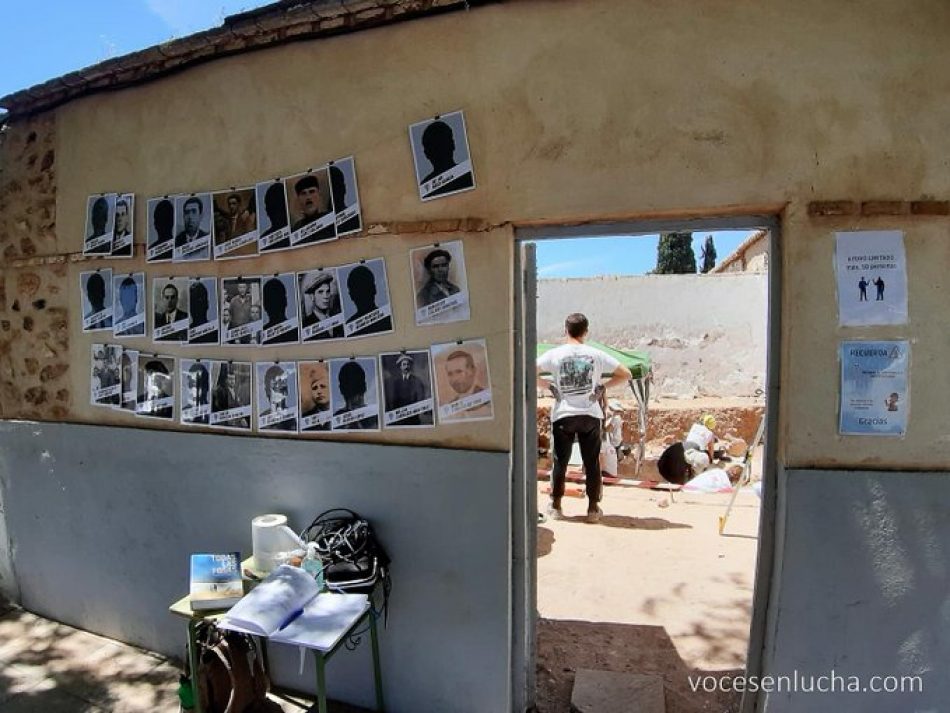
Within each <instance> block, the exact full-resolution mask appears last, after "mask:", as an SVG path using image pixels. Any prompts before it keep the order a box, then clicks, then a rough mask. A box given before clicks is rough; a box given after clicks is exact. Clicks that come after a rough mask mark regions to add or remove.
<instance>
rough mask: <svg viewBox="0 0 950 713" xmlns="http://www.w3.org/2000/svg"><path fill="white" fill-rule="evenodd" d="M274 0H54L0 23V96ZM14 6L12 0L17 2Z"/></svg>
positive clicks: (7, 12) (22, 8) (7, 15)
mask: <svg viewBox="0 0 950 713" xmlns="http://www.w3.org/2000/svg"><path fill="white" fill-rule="evenodd" d="M268 2H269V0H265V1H260V0H48V1H47V2H35V3H18V4H17V8H16V10H15V11H14V10H13V9H12V7H7V8H5V9H4V10H3V20H2V21H0V67H3V71H2V72H0V96H3V95H6V94H9V93H11V92H14V91H17V90H19V89H26V88H27V87H30V86H33V85H34V84H39V83H40V82H44V81H46V80H47V79H53V78H54V77H59V76H62V75H63V74H66V73H67V72H72V71H74V70H77V69H82V68H83V67H88V66H90V65H93V64H96V63H98V62H101V61H103V60H105V59H109V58H110V57H118V56H121V55H124V54H128V53H129V52H134V51H136V50H140V49H145V48H146V47H151V46H152V45H156V44H159V43H160V42H165V41H166V40H170V39H172V38H173V37H182V36H184V35H189V34H191V33H193V32H198V31H199V30H206V29H208V28H209V27H215V26H217V25H220V24H221V22H222V21H223V19H224V17H225V16H226V15H232V14H234V13H237V12H241V11H242V10H247V9H251V8H254V7H259V6H261V5H266V4H268ZM11 4H12V3H11Z"/></svg>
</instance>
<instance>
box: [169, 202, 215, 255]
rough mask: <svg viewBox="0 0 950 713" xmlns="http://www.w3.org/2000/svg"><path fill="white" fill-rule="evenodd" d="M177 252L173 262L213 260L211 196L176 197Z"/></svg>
mask: <svg viewBox="0 0 950 713" xmlns="http://www.w3.org/2000/svg"><path fill="white" fill-rule="evenodd" d="M175 221H176V223H175V224H176V225H177V226H178V232H177V233H175V251H174V254H173V256H172V261H173V262H194V261H196V260H210V259H211V194H210V193H190V194H185V195H180V196H175Z"/></svg>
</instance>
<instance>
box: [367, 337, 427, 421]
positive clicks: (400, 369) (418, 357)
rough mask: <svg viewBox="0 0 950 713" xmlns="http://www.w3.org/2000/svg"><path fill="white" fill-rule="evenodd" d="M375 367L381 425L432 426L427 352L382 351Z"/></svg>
mask: <svg viewBox="0 0 950 713" xmlns="http://www.w3.org/2000/svg"><path fill="white" fill-rule="evenodd" d="M379 370H380V373H381V374H382V376H383V427H384V428H431V427H432V426H434V425H435V401H434V399H433V398H432V371H431V369H430V368H429V352H428V351H426V350H419V351H403V352H384V353H383V354H380V355H379Z"/></svg>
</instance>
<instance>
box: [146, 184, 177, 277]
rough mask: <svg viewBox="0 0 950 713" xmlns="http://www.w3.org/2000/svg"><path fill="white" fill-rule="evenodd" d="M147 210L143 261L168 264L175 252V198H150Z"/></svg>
mask: <svg viewBox="0 0 950 713" xmlns="http://www.w3.org/2000/svg"><path fill="white" fill-rule="evenodd" d="M147 210H148V223H147V225H146V242H145V261H146V262H170V261H171V259H172V255H173V253H174V250H175V232H176V230H175V228H176V225H175V196H163V197H161V198H150V199H149V201H148V205H147Z"/></svg>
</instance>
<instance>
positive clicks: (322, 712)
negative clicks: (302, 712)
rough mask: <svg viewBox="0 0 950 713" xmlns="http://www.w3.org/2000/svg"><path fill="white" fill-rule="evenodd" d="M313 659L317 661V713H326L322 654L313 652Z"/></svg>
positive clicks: (325, 683) (325, 675)
mask: <svg viewBox="0 0 950 713" xmlns="http://www.w3.org/2000/svg"><path fill="white" fill-rule="evenodd" d="M313 653H314V658H315V659H316V660H317V710H318V711H319V713H327V672H326V661H324V659H323V654H322V653H320V652H319V651H314V652H313Z"/></svg>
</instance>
